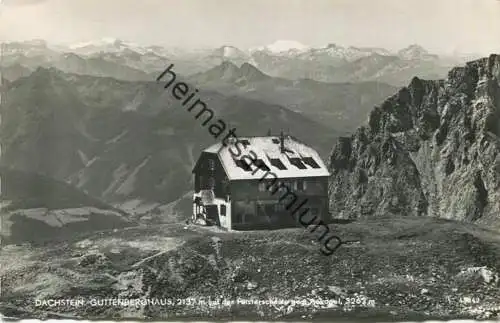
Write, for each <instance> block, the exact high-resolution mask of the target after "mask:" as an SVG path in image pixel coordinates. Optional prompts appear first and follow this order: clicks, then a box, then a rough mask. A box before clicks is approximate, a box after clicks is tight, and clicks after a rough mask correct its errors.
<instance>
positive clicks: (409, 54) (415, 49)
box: [398, 44, 436, 60]
mask: <svg viewBox="0 0 500 323" xmlns="http://www.w3.org/2000/svg"><path fill="white" fill-rule="evenodd" d="M398 56H399V57H400V58H402V59H407V60H412V59H428V58H435V57H436V55H432V54H430V53H429V52H428V51H427V50H426V49H425V48H423V47H422V46H420V45H418V44H411V45H409V46H408V47H405V48H403V49H401V50H400V51H398Z"/></svg>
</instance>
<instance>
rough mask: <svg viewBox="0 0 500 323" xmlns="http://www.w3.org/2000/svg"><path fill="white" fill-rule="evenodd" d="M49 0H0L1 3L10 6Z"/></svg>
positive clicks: (34, 3)
mask: <svg viewBox="0 0 500 323" xmlns="http://www.w3.org/2000/svg"><path fill="white" fill-rule="evenodd" d="M46 1H47V0H0V4H3V5H5V6H9V7H17V6H31V5H37V4H40V3H43V2H46Z"/></svg>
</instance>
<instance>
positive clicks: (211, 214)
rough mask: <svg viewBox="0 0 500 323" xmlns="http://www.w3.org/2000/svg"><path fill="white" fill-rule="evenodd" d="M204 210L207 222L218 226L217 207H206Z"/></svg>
mask: <svg viewBox="0 0 500 323" xmlns="http://www.w3.org/2000/svg"><path fill="white" fill-rule="evenodd" d="M205 209H206V210H207V222H208V223H210V224H212V225H214V224H215V225H217V226H220V221H219V210H218V207H217V205H206V206H205Z"/></svg>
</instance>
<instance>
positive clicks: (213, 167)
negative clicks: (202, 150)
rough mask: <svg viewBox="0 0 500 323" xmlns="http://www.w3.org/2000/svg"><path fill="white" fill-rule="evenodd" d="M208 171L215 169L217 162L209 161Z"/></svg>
mask: <svg viewBox="0 0 500 323" xmlns="http://www.w3.org/2000/svg"><path fill="white" fill-rule="evenodd" d="M208 169H210V170H214V169H215V160H213V159H211V158H210V159H209V160H208Z"/></svg>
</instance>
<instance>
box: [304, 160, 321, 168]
mask: <svg viewBox="0 0 500 323" xmlns="http://www.w3.org/2000/svg"><path fill="white" fill-rule="evenodd" d="M302 161H304V163H306V164H307V165H309V166H311V167H312V168H319V165H318V163H317V162H316V161H315V160H314V159H313V158H312V157H304V158H302Z"/></svg>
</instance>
